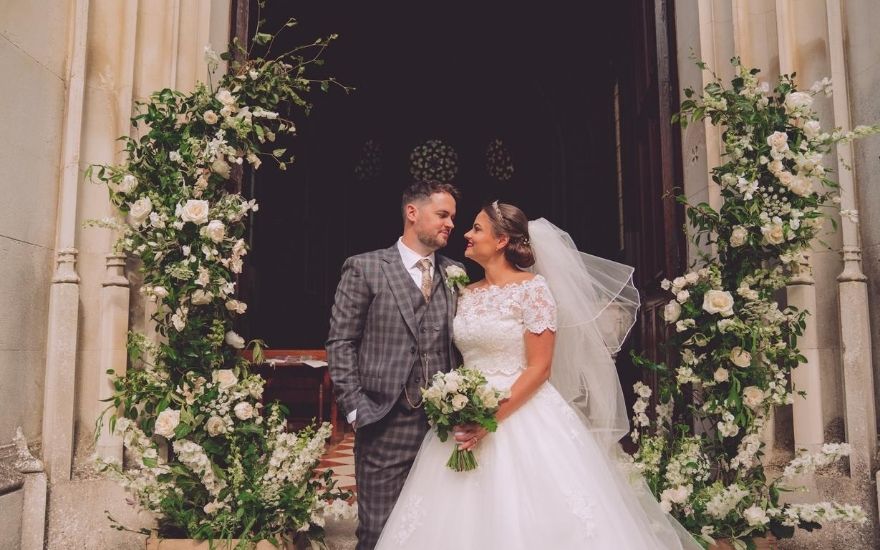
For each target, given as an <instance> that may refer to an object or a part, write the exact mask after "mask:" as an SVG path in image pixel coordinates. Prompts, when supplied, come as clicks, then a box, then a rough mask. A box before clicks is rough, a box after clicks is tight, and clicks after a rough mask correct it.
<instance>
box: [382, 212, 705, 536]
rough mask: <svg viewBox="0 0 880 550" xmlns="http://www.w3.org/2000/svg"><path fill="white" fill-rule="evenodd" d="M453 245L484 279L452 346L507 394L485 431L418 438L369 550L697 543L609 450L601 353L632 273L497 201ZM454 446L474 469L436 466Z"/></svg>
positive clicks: (619, 423) (616, 432)
mask: <svg viewBox="0 0 880 550" xmlns="http://www.w3.org/2000/svg"><path fill="white" fill-rule="evenodd" d="M465 239H466V241H467V248H466V250H465V256H466V257H468V258H470V259H471V260H473V261H475V262H477V263H478V264H480V265H481V266H482V267H483V268H484V270H485V274H486V276H485V279H483V280H481V281H479V282H477V283H474V284H472V285H470V286H468V287H467V288H466V289H464V290H463V291H462V293H461V296H460V298H459V302H458V312H457V315H456V317H455V320H454V325H453V327H454V334H455V343H456V345H457V346H458V348H459V350H460V351H461V353H462V356H463V358H464V364H465V365H466V366H468V367H472V368H476V369H479V370H480V371H482V372H483V373H484V374H485V376H486V378H487V379H488V381H489V384H491V385H492V386H495V387H496V388H500V389H510V397H509V399H507V400H506V401H505V402H504V403H503V404H502V406H501V408H500V409H499V411H498V413H497V419H498V420H499V427H498V430H497V432H495V433H491V434H490V433H487V432H486V431H485V430H482V429H479V428H477V427H473V426H461V427H456V429H457V432H456V440H457V443H456V442H451V441H448V442H446V443H443V442H441V441H440V440H439V439H438V438H437V436H436V434H435V433H434V432H433V431H431V432H428V434H427V435H426V437H425V440H424V441H423V443H422V446H421V449H420V450H419V454H418V457H417V458H416V461H415V463H414V464H413V467H412V469H411V470H410V474H409V477H408V478H407V481H406V484H405V485H404V487H403V490H402V492H401V494H400V497H399V499H398V500H397V504H396V505H395V507H394V510H393V511H392V513H391V516H390V517H389V519H388V522H387V523H386V525H385V528H384V530H383V531H382V535H381V538H380V539H379V543H378V545H377V548H380V549H389V548H395V549H396V548H412V549H418V550H428V549H433V548H436V549H444V550H446V549H456V550H459V549H474V550H477V549H479V550H494V549H544V548H546V549H553V550H565V549H575V548H578V549H582V548H591V549H615V550H617V549H633V550H636V549H638V550H645V549H669V548H675V549H680V548H689V549H690V548H694V549H696V548H700V546H699V545H698V544H697V543H696V541H695V540H694V539H692V538H691V537H690V536H689V535H688V534H687V532H686V531H685V530H684V529H683V528H682V527H681V526H680V525H679V524H678V523H677V522H675V520H674V519H672V518H671V517H669V516H668V515H667V514H665V513H664V512H663V511H662V510H661V508H660V506H659V504H658V503H657V501H656V500H654V498H653V496H652V495H651V494H650V492H649V491H648V488H647V486H646V485H645V484H644V482H643V481H638V482H631V481H630V479H629V477H630V476H629V475H628V474H627V473H625V472H624V471H623V470H621V468H620V466H619V461H618V460H617V459H616V458H615V456H616V454H617V453H618V452H619V447H618V444H617V441H618V440H619V439H620V438H621V437H622V436H623V435H624V434H626V433H627V432H628V431H629V422H628V419H627V414H626V407H625V403H624V400H623V394H622V392H621V388H620V382H619V380H618V378H617V372H616V369H615V366H614V362H613V360H612V358H611V353H613V352H616V351H617V350H618V349H619V348H620V344H621V343H622V341H623V339H624V338H625V337H626V334H627V333H628V332H629V329H630V328H631V327H632V324H633V322H634V318H635V312H636V310H637V308H638V292H637V291H636V289H635V288H634V287H633V286H632V269H631V268H629V267H627V266H622V265H620V264H616V263H614V262H610V261H608V260H603V259H601V258H596V257H593V256H589V255H586V254H582V253H580V252H578V251H577V248H576V247H575V246H574V243H573V242H572V241H571V239H570V237H569V236H568V234H567V233H565V232H563V231H561V230H560V229H559V228H557V227H556V226H554V225H553V224H551V223H549V222H548V221H546V220H544V219H539V220H537V221H533V222H528V221H527V218H526V216H525V214H523V212H522V211H521V210H520V209H519V208H517V207H516V206H513V205H510V204H504V203H498V202H497V201H496V202H494V203H492V204H491V205H489V206H487V207H486V208H484V209H483V210H482V211H480V213H479V214H478V215H477V217H476V219H475V220H474V223H473V227H472V228H471V230H470V231H468V232H467V233H466V234H465ZM517 266H520V267H523V268H528V270H524V269H520V267H517ZM609 350H610V351H609ZM551 367H552V368H551ZM454 444H459V445H460V446H461V448H463V449H472V450H473V451H474V453H475V454H476V459H477V462H478V463H479V466H478V468H477V469H476V470H473V471H470V472H454V471H452V470H450V469H449V468H447V467H446V461H447V460H448V458H449V453H450V445H454Z"/></svg>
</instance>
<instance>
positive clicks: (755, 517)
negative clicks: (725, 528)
mask: <svg viewBox="0 0 880 550" xmlns="http://www.w3.org/2000/svg"><path fill="white" fill-rule="evenodd" d="M743 519H745V520H746V522H747V523H748V524H749V525H752V526H755V525H765V524H767V523H770V518H769V517H768V516H767V511H766V510H764V509H763V508H761V507H760V506H757V505H753V506H749V507H748V508H746V509H745V510H743Z"/></svg>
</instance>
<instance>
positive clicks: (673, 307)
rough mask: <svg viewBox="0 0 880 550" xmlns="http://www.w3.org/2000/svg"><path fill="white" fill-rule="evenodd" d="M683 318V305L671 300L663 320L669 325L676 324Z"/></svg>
mask: <svg viewBox="0 0 880 550" xmlns="http://www.w3.org/2000/svg"><path fill="white" fill-rule="evenodd" d="M679 317H681V305H679V303H678V302H676V301H675V300H671V301H670V302H669V303H668V304H666V307H664V308H663V319H664V320H665V321H666V322H667V323H674V322H676V321H678V318H679Z"/></svg>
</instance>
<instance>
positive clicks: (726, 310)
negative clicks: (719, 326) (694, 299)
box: [703, 290, 733, 317]
mask: <svg viewBox="0 0 880 550" xmlns="http://www.w3.org/2000/svg"><path fill="white" fill-rule="evenodd" d="M703 309H704V310H706V311H707V312H709V313H720V314H721V315H723V316H725V317H729V316H731V315H733V296H731V294H730V292H727V291H726V290H710V291H709V292H707V293H706V294H705V295H704V296H703Z"/></svg>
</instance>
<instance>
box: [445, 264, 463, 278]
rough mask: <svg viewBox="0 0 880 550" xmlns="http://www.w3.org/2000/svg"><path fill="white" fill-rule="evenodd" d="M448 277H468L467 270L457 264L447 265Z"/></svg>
mask: <svg viewBox="0 0 880 550" xmlns="http://www.w3.org/2000/svg"><path fill="white" fill-rule="evenodd" d="M446 276H447V277H467V272H465V270H464V269H462V268H461V267H459V266H457V265H450V266H446Z"/></svg>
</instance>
